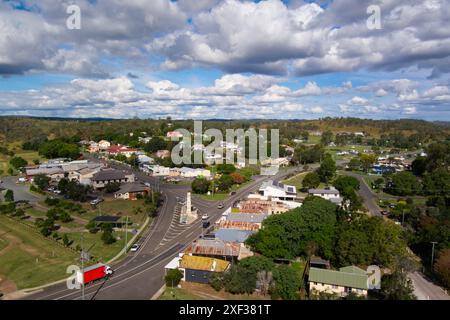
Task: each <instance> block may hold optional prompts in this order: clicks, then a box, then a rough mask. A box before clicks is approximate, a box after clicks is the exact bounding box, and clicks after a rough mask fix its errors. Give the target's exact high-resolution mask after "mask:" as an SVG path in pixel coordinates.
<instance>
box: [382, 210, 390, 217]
mask: <svg viewBox="0 0 450 320" xmlns="http://www.w3.org/2000/svg"><path fill="white" fill-rule="evenodd" d="M380 213H381V214H382V215H383V216H387V215H388V214H389V211H386V210H382V211H380Z"/></svg>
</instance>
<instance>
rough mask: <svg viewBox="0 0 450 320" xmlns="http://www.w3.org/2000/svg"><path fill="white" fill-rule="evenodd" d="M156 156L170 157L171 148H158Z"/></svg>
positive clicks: (161, 157)
mask: <svg viewBox="0 0 450 320" xmlns="http://www.w3.org/2000/svg"><path fill="white" fill-rule="evenodd" d="M155 157H157V158H160V159H164V158H168V157H170V151H169V150H158V151H156V153H155Z"/></svg>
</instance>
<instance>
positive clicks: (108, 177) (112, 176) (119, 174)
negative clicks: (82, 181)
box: [91, 169, 135, 189]
mask: <svg viewBox="0 0 450 320" xmlns="http://www.w3.org/2000/svg"><path fill="white" fill-rule="evenodd" d="M91 180H92V186H93V187H94V188H95V189H102V188H104V187H105V186H106V185H107V184H108V183H113V182H118V183H127V182H134V180H135V177H134V174H132V173H127V172H125V171H121V170H115V169H104V170H101V171H99V172H97V173H96V174H94V176H93V177H92V179H91Z"/></svg>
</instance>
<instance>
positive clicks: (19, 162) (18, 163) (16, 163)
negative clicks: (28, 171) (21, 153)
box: [9, 157, 28, 170]
mask: <svg viewBox="0 0 450 320" xmlns="http://www.w3.org/2000/svg"><path fill="white" fill-rule="evenodd" d="M9 164H10V165H12V166H13V167H14V168H15V169H16V170H19V169H21V168H23V167H25V166H26V165H27V164H28V162H27V161H26V160H25V159H24V158H21V157H14V158H12V159H11V160H10V161H9Z"/></svg>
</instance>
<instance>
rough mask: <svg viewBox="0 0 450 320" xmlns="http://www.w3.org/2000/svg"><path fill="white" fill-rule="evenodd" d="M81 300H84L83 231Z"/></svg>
mask: <svg viewBox="0 0 450 320" xmlns="http://www.w3.org/2000/svg"><path fill="white" fill-rule="evenodd" d="M81 275H82V276H81V282H82V283H81V300H84V248H83V231H81Z"/></svg>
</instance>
